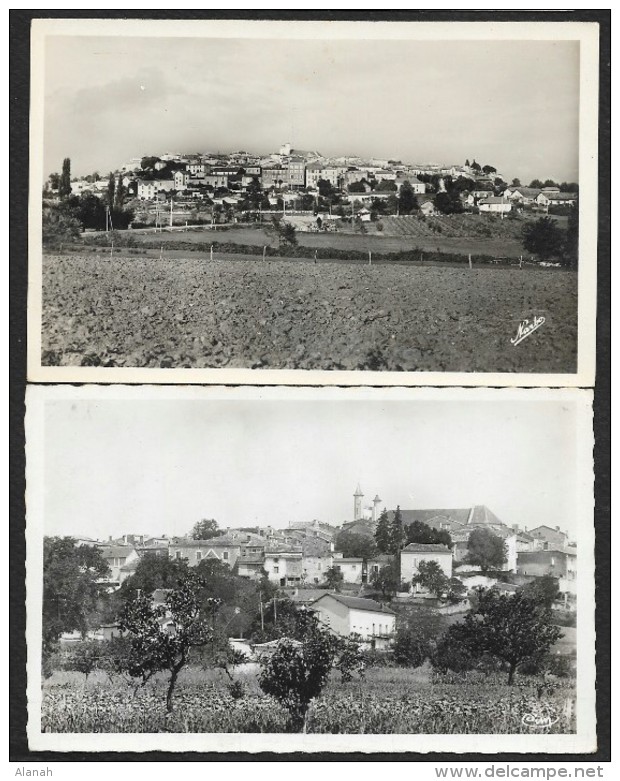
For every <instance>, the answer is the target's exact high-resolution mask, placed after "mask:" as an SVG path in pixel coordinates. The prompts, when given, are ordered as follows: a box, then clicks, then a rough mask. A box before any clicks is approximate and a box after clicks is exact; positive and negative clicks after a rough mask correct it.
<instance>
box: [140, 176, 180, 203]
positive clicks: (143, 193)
mask: <svg viewBox="0 0 620 781" xmlns="http://www.w3.org/2000/svg"><path fill="white" fill-rule="evenodd" d="M174 189H175V187H174V179H150V180H149V179H138V198H142V200H144V201H152V200H154V199H155V198H157V195H158V194H159V193H160V192H162V191H163V192H165V193H169V192H172V191H173V190H174Z"/></svg>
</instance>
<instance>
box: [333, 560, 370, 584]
mask: <svg viewBox="0 0 620 781" xmlns="http://www.w3.org/2000/svg"><path fill="white" fill-rule="evenodd" d="M334 567H338V569H339V570H340V572H342V577H343V581H344V582H345V583H361V582H362V572H363V568H364V559H357V558H347V559H345V558H342V557H339V556H336V557H335V558H334Z"/></svg>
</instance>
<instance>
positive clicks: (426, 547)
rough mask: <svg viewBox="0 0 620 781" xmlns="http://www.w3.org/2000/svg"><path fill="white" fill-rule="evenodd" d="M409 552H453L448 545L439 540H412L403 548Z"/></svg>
mask: <svg viewBox="0 0 620 781" xmlns="http://www.w3.org/2000/svg"><path fill="white" fill-rule="evenodd" d="M404 551H406V552H407V553H451V551H450V548H448V546H447V545H442V544H441V543H438V542H428V543H424V542H410V543H409V545H406V546H405V547H404V548H403V552H404Z"/></svg>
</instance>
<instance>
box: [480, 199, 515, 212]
mask: <svg viewBox="0 0 620 781" xmlns="http://www.w3.org/2000/svg"><path fill="white" fill-rule="evenodd" d="M478 209H480V211H481V212H485V213H488V212H490V213H492V214H508V212H510V211H511V209H512V204H511V203H510V201H509V200H508V199H507V198H497V197H495V196H491V197H490V198H483V199H482V200H480V201H478Z"/></svg>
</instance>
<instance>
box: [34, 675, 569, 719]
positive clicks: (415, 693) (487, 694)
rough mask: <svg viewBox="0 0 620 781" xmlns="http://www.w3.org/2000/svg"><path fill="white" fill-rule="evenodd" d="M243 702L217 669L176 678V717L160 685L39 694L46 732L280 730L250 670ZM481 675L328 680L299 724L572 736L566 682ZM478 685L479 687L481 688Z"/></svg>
mask: <svg viewBox="0 0 620 781" xmlns="http://www.w3.org/2000/svg"><path fill="white" fill-rule="evenodd" d="M235 678H236V679H237V680H239V681H242V683H243V688H244V693H243V696H241V697H238V698H233V697H232V696H231V694H230V691H229V689H228V687H227V683H226V682H227V679H226V678H224V677H223V674H220V673H218V672H215V671H208V670H200V669H197V668H190V669H188V670H186V671H184V672H182V673H181V676H180V678H179V684H178V688H177V691H176V692H175V696H174V710H173V713H172V714H171V715H167V714H166V712H165V687H166V682H165V680H164V679H163V678H162V679H160V680H156V681H154V682H152V683H151V682H150V683H149V684H147V686H146V687H145V688H143V689H139V690H138V691H137V693H136V694H135V696H133V694H132V688H131V687H129V686H128V685H127V683H126V682H125V681H124V680H123V679H121V678H118V677H114V678H108V677H107V676H105V675H104V674H103V673H97V674H93V675H91V676H90V677H89V679H88V680H87V681H85V679H84V676H83V675H80V674H78V673H54V675H53V676H52V678H50V679H49V680H48V681H46V683H45V684H44V687H43V704H42V725H41V728H42V731H44V732H87V733H93V732H130V733H140V732H190V733H205V732H228V733H230V732H265V733H268V732H271V733H273V732H287V731H290V725H289V721H288V716H287V712H286V711H285V709H284V708H283V707H282V706H281V705H280V704H279V703H278V702H277V701H276V700H273V699H272V698H270V697H267V696H265V695H264V694H263V693H262V692H261V690H260V689H259V687H258V684H257V679H256V672H255V670H254V669H253V668H252V669H251V670H249V671H248V672H244V671H243V670H242V669H241V670H240V671H238V672H237V673H236V675H235ZM505 679H506V676H505V674H504V675H501V676H500V675H498V674H495V675H491V676H489V675H488V674H484V675H483V674H482V673H468V674H467V675H464V676H457V675H454V674H451V675H446V676H441V675H437V674H434V673H432V672H431V670H430V669H429V668H428V667H427V666H424V667H421V668H418V669H415V670H411V669H402V668H381V667H380V668H372V669H370V670H369V671H368V672H367V674H366V678H365V680H363V681H359V680H356V681H352V682H350V683H341V682H340V677H339V675H338V674H336V673H335V672H334V673H332V676H331V678H330V680H329V681H328V684H327V685H326V687H325V689H324V690H323V692H322V694H321V696H320V697H318V698H317V699H316V700H315V701H313V703H312V705H311V707H310V711H309V713H308V718H307V722H306V731H307V732H312V733H331V734H334V733H349V734H352V733H355V734H360V733H366V734H422V733H425V734H463V733H470V734H472V733H477V734H490V733H495V734H498V733H502V734H519V733H531V732H532V731H535V732H538V733H540V732H541V731H543V732H545V733H554V734H566V733H572V732H575V716H574V711H575V708H574V703H575V691H574V682H573V681H572V680H570V679H567V680H566V681H565V682H562V683H561V685H560V686H559V687H558V688H557V689H556V690H554V691H553V692H552V693H547V694H545V695H544V696H543V697H542V699H539V697H538V695H537V690H536V686H535V684H536V681H535V680H534V679H530V678H526V677H523V678H519V677H518V678H517V684H516V685H515V686H512V687H509V686H507V685H506V683H505ZM482 684H483V685H482ZM540 712H545V713H549V714H551V715H552V716H553V718H554V719H557V720H556V721H555V722H554V723H553V724H552V726H550V727H545V728H542V730H541V729H540V728H539V729H535V730H533V729H532V728H531V727H528V726H527V723H524V721H523V719H524V717H526V716H527V715H528V714H532V713H533V714H538V713H540Z"/></svg>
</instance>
